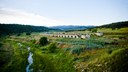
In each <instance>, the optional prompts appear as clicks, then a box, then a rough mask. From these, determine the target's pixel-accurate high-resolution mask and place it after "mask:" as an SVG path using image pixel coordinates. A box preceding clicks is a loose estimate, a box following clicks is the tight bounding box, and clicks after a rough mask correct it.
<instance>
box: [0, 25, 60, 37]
mask: <svg viewBox="0 0 128 72" xmlns="http://www.w3.org/2000/svg"><path fill="white" fill-rule="evenodd" d="M45 31H47V32H48V31H58V29H51V28H47V27H43V26H31V25H19V24H0V34H7V35H8V34H14V33H23V32H45Z"/></svg>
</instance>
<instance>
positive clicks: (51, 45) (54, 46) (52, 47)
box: [47, 43, 57, 53]
mask: <svg viewBox="0 0 128 72" xmlns="http://www.w3.org/2000/svg"><path fill="white" fill-rule="evenodd" d="M47 48H48V51H49V52H51V53H54V52H55V51H56V48H57V47H56V43H51V44H50V45H49V46H48V47H47Z"/></svg>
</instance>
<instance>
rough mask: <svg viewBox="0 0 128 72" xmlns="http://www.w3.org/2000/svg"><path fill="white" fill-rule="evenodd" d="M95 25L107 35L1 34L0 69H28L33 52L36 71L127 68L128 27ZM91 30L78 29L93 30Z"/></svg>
mask: <svg viewBox="0 0 128 72" xmlns="http://www.w3.org/2000/svg"><path fill="white" fill-rule="evenodd" d="M94 29H97V32H103V33H104V35H103V36H102V37H98V36H96V35H91V37H90V38H88V39H80V38H58V37H52V36H46V35H43V33H36V32H35V33H31V34H30V35H26V33H30V32H25V33H17V34H15V35H6V36H4V35H1V36H0V71H1V72H19V71H20V72H25V71H26V68H27V66H28V65H29V64H30V63H29V59H28V58H29V57H30V53H32V54H33V55H32V59H33V61H32V64H31V65H30V69H31V70H32V71H33V72H126V71H127V70H128V69H127V67H128V66H127V65H128V62H127V61H128V37H127V35H128V34H127V33H128V32H127V30H128V27H125V28H120V29H115V30H112V29H111V28H94ZM91 31H92V29H90V31H83V32H82V31H79V32H80V33H85V32H87V33H88V32H90V33H91V34H93V33H92V32H91ZM71 33H72V32H71ZM74 33H78V32H77V31H76V32H75V31H74ZM54 34H56V32H54Z"/></svg>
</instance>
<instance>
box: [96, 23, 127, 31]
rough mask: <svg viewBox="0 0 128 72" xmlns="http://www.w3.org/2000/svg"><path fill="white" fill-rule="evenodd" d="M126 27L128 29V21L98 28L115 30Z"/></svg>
mask: <svg viewBox="0 0 128 72" xmlns="http://www.w3.org/2000/svg"><path fill="white" fill-rule="evenodd" d="M124 27H128V21H124V22H115V23H111V24H106V25H102V26H98V28H113V29H114V28H124Z"/></svg>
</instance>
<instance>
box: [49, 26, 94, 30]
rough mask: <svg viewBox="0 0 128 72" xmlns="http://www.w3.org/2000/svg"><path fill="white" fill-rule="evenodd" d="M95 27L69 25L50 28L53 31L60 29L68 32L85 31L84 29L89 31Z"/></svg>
mask: <svg viewBox="0 0 128 72" xmlns="http://www.w3.org/2000/svg"><path fill="white" fill-rule="evenodd" d="M93 27H95V26H73V25H67V26H64V25H62V26H53V27H50V28H53V29H60V30H64V31H68V30H72V31H73V30H83V29H88V28H93Z"/></svg>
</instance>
